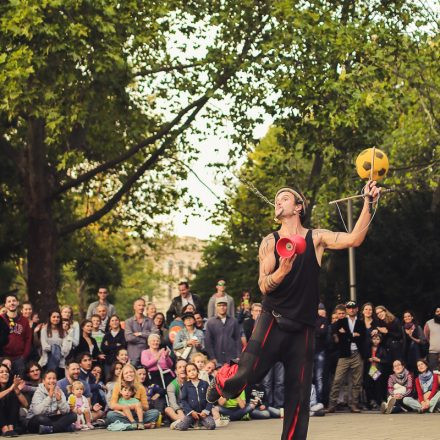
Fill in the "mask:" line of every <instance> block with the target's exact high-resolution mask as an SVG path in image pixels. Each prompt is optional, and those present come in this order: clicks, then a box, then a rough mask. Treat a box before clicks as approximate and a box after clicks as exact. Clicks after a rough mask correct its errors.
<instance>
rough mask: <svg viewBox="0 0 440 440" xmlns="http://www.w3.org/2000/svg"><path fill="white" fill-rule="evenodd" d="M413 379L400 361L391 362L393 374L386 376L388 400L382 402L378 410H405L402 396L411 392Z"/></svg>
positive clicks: (396, 411) (385, 412)
mask: <svg viewBox="0 0 440 440" xmlns="http://www.w3.org/2000/svg"><path fill="white" fill-rule="evenodd" d="M413 389H414V381H413V377H412V375H411V373H410V372H409V371H408V370H407V369H406V368H405V366H404V364H403V362H402V361H400V360H399V359H396V360H395V361H394V362H393V374H391V376H390V377H389V378H388V400H387V401H386V402H383V403H382V405H381V407H380V410H381V411H382V413H383V414H390V413H399V412H402V411H406V410H405V409H404V407H403V399H404V397H410V396H412V394H413Z"/></svg>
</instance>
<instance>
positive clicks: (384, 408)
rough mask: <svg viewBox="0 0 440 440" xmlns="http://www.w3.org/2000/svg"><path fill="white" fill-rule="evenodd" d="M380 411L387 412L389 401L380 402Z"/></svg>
mask: <svg viewBox="0 0 440 440" xmlns="http://www.w3.org/2000/svg"><path fill="white" fill-rule="evenodd" d="M380 412H381V413H382V414H385V413H386V412H387V403H386V402H382V403H381V404H380Z"/></svg>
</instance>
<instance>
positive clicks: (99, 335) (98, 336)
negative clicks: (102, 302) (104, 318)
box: [90, 306, 105, 351]
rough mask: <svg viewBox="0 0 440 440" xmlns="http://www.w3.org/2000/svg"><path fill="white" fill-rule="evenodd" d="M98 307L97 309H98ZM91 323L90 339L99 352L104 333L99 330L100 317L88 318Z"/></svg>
mask: <svg viewBox="0 0 440 440" xmlns="http://www.w3.org/2000/svg"><path fill="white" fill-rule="evenodd" d="M99 307H100V306H98V307H97V308H99ZM90 321H92V333H91V336H92V338H93V339H94V340H95V341H96V345H97V346H98V349H99V351H101V344H102V340H103V339H104V334H105V333H104V332H103V331H102V330H101V317H100V316H99V315H92V317H91V318H90Z"/></svg>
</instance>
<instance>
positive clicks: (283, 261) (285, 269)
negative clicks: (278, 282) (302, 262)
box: [278, 254, 297, 277]
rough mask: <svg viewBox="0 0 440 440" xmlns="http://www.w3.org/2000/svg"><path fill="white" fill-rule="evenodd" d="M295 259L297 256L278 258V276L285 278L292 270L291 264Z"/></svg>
mask: <svg viewBox="0 0 440 440" xmlns="http://www.w3.org/2000/svg"><path fill="white" fill-rule="evenodd" d="M296 257H297V254H294V255H292V256H291V257H289V258H284V257H280V266H279V268H278V270H279V273H280V275H283V277H285V276H286V275H287V274H288V273H289V272H290V271H291V270H292V266H293V262H294V261H295V260H296Z"/></svg>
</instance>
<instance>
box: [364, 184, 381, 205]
mask: <svg viewBox="0 0 440 440" xmlns="http://www.w3.org/2000/svg"><path fill="white" fill-rule="evenodd" d="M376 184H377V182H376V181H375V180H369V181H368V182H367V183H366V185H365V186H364V189H363V190H362V193H363V194H364V196H368V198H366V199H365V200H366V201H368V202H370V200H371V199H370V197H371V198H372V200H373V202H376V201H377V198H378V197H379V194H380V188H378V187H377V186H376Z"/></svg>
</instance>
